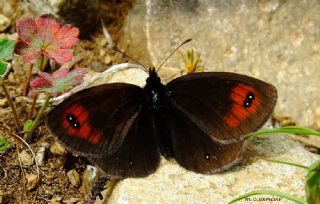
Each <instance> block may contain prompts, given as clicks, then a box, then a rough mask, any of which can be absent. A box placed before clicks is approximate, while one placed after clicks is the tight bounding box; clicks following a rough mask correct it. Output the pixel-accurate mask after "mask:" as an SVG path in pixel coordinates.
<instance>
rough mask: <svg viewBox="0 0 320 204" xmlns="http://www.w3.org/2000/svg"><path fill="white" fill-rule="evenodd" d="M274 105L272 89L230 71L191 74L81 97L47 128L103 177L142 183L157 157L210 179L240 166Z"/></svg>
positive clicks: (99, 89)
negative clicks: (249, 139) (134, 179)
mask: <svg viewBox="0 0 320 204" xmlns="http://www.w3.org/2000/svg"><path fill="white" fill-rule="evenodd" d="M276 100H277V91H276V88H275V87H274V86H272V85H271V84H268V83H266V82H263V81H261V80H258V79H255V78H252V77H248V76H244V75H240V74H235V73H227V72H204V73H192V74H188V75H185V76H182V77H179V78H176V79H174V80H172V81H170V82H169V83H168V84H167V85H163V84H162V83H161V80H160V78H159V77H158V75H157V72H156V71H155V69H150V70H149V77H148V78H147V81H146V86H145V87H144V88H141V87H139V86H136V85H132V84H126V83H111V84H105V85H100V86H96V87H92V88H89V89H86V90H83V91H80V92H78V93H76V94H74V95H72V96H70V97H69V98H68V99H66V100H65V101H63V102H62V103H61V104H59V105H58V106H56V107H55V108H54V109H53V110H52V111H51V112H50V113H49V114H48V116H47V119H46V124H47V126H48V128H49V130H50V131H51V133H52V134H53V135H55V136H56V137H58V138H59V140H60V141H61V142H62V143H63V144H64V145H65V146H66V147H67V149H69V150H71V151H76V152H78V154H80V155H82V156H85V157H88V158H89V159H90V160H91V161H92V162H93V163H95V164H96V165H97V166H98V167H100V168H101V169H102V170H103V171H104V172H105V173H106V174H108V175H110V176H113V177H116V178H125V177H143V176H147V175H149V174H151V173H152V172H154V171H155V170H156V169H157V167H158V165H159V161H160V155H163V156H164V157H166V158H174V159H175V160H176V161H177V162H178V163H179V164H180V165H181V166H182V167H184V168H186V169H188V170H192V171H195V172H198V173H203V174H211V173H215V172H219V171H223V170H226V169H228V168H230V167H231V166H232V165H234V164H236V163H237V162H238V161H239V160H240V158H241V155H242V153H243V146H244V140H245V135H246V134H248V133H250V132H253V131H255V130H257V129H258V128H260V127H261V126H262V125H263V124H264V123H265V121H266V120H267V119H268V117H269V116H270V114H271V112H272V110H273V108H274V106H275V104H276Z"/></svg>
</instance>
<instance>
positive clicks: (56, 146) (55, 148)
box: [50, 142, 67, 156]
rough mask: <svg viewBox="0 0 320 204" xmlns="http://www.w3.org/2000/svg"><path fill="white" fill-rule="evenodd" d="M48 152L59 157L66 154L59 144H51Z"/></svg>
mask: <svg viewBox="0 0 320 204" xmlns="http://www.w3.org/2000/svg"><path fill="white" fill-rule="evenodd" d="M50 152H51V153H52V154H55V155H60V156H62V155H65V154H67V151H66V150H65V148H64V147H62V146H61V144H60V143H59V142H55V143H53V145H52V146H51V147H50Z"/></svg>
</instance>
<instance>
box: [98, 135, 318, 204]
mask: <svg viewBox="0 0 320 204" xmlns="http://www.w3.org/2000/svg"><path fill="white" fill-rule="evenodd" d="M272 159H274V160H281V161H288V162H294V163H298V164H303V165H310V164H312V163H313V162H315V161H316V160H319V159H320V157H319V155H316V154H312V153H310V152H308V151H306V150H305V149H304V148H303V147H302V146H301V145H300V144H299V143H298V142H295V141H293V140H292V139H290V137H288V136H286V135H269V136H261V137H257V138H254V139H249V141H248V146H247V153H246V154H245V156H244V158H243V160H242V162H241V163H240V164H239V165H237V166H235V167H233V168H232V169H230V170H228V171H226V172H223V173H219V174H213V175H202V174H197V173H194V172H191V171H187V170H185V169H183V168H182V167H180V166H179V165H178V164H177V163H176V162H175V161H173V160H172V161H168V160H165V159H162V161H161V164H160V167H159V168H158V170H157V171H156V172H155V173H154V174H151V175H150V176H148V177H146V178H135V179H132V178H129V179H124V180H123V181H121V182H119V183H118V184H117V186H115V189H114V191H113V193H112V194H111V197H110V199H109V200H108V203H123V202H126V203H132V204H134V203H177V202H178V203H216V204H224V203H228V202H229V201H231V200H232V199H233V198H235V197H236V196H239V195H241V194H244V193H247V192H249V191H253V190H256V189H273V190H278V191H281V192H286V193H289V194H292V195H295V196H298V197H300V198H303V197H304V182H305V176H306V173H307V172H306V170H304V169H301V168H297V167H293V166H289V165H285V164H278V163H275V162H271V161H268V160H272ZM155 195H156V196H155ZM260 197H272V196H268V195H261V196H260ZM104 203H107V202H104ZM277 203H279V204H285V203H288V201H287V200H285V199H281V201H279V202H278V201H277Z"/></svg>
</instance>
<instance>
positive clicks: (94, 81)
mask: <svg viewBox="0 0 320 204" xmlns="http://www.w3.org/2000/svg"><path fill="white" fill-rule="evenodd" d="M129 67H134V65H129V64H119V65H114V66H112V67H111V68H109V69H108V70H106V71H105V72H102V73H95V74H93V73H91V74H90V77H86V80H85V83H84V87H81V88H82V89H83V88H85V87H89V86H94V85H98V84H102V83H110V82H127V83H133V84H136V85H139V86H144V83H145V79H146V77H147V74H146V73H145V72H144V71H143V70H141V69H128V68H129ZM136 68H137V66H136ZM266 127H268V126H265V128H266ZM247 143H248V144H247V147H246V153H245V155H244V157H243V159H242V160H241V163H240V164H238V165H236V166H234V167H233V168H231V169H230V170H228V171H226V172H223V173H218V174H212V175H202V174H197V173H194V172H191V171H187V170H185V169H184V168H182V167H180V166H179V165H178V164H177V163H176V162H175V161H174V160H170V161H169V160H165V159H163V158H162V160H161V163H160V166H159V168H158V169H157V171H156V172H155V173H154V174H151V175H149V176H148V177H146V178H135V179H133V178H127V179H124V180H122V181H120V182H118V183H117V185H115V186H113V188H112V189H113V191H112V193H111V192H110V190H109V189H106V190H105V191H103V192H102V193H103V195H104V197H106V198H108V196H109V195H110V194H111V196H110V198H109V199H105V198H104V199H103V200H102V201H100V200H99V198H97V200H96V202H97V203H111V204H113V203H123V202H126V203H174V202H178V203H190V202H194V203H217V204H219V203H227V202H229V201H230V200H232V199H233V198H235V197H236V196H238V195H241V194H244V193H247V192H249V191H252V190H256V189H261V188H268V189H273V190H279V191H282V192H286V193H289V194H293V195H296V196H299V197H300V198H303V197H304V182H305V176H306V173H307V172H306V171H305V170H304V169H301V168H297V167H293V166H289V165H285V164H278V163H275V162H271V161H270V160H282V161H287V162H293V163H297V164H302V165H306V166H308V165H310V164H312V163H313V162H315V161H317V160H319V159H320V156H319V155H316V154H313V153H310V152H309V151H307V150H306V149H305V148H304V147H303V146H302V145H301V144H300V143H299V142H297V141H295V140H293V139H292V138H291V136H290V135H285V134H283V135H280V134H279V135H268V136H259V137H255V138H250V139H248V142H247ZM88 189H89V188H88ZM155 195H156V196H155ZM263 197H270V196H263ZM277 203H280V204H282V203H288V201H287V200H285V199H282V200H281V201H279V202H278V201H277Z"/></svg>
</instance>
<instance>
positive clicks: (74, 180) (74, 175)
mask: <svg viewBox="0 0 320 204" xmlns="http://www.w3.org/2000/svg"><path fill="white" fill-rule="evenodd" d="M67 176H68V178H69V180H70V183H71V184H72V185H73V186H79V185H80V182H81V181H80V175H79V173H78V172H77V171H76V170H75V169H72V170H70V171H68V173H67Z"/></svg>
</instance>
